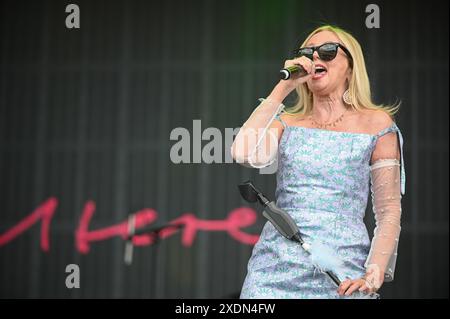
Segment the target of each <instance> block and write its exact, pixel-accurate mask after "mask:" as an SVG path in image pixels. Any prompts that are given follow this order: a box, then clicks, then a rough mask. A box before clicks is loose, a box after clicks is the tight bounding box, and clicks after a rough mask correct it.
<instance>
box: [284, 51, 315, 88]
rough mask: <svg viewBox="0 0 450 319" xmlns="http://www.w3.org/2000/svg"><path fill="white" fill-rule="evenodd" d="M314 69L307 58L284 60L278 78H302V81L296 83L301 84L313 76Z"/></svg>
mask: <svg viewBox="0 0 450 319" xmlns="http://www.w3.org/2000/svg"><path fill="white" fill-rule="evenodd" d="M314 72H315V67H314V62H313V61H312V60H310V59H308V58H307V57H304V56H302V57H299V58H295V59H293V60H286V62H285V63H284V69H281V70H280V77H281V79H282V80H290V79H292V80H297V79H300V78H302V81H296V82H300V83H296V84H301V83H303V82H306V81H308V80H309V78H310V77H311V74H314Z"/></svg>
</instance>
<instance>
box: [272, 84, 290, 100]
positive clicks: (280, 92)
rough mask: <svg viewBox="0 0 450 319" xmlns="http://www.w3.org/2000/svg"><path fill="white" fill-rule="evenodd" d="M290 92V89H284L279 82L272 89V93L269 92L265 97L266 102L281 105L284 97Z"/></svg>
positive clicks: (284, 86)
mask: <svg viewBox="0 0 450 319" xmlns="http://www.w3.org/2000/svg"><path fill="white" fill-rule="evenodd" d="M291 92H292V89H290V88H289V87H286V85H284V84H283V83H281V81H280V82H279V83H278V84H277V85H276V86H275V87H274V89H273V90H272V92H270V95H269V96H268V97H267V99H268V100H271V101H273V102H275V103H278V104H280V103H283V101H284V99H285V98H286V96H288V95H289V93H291Z"/></svg>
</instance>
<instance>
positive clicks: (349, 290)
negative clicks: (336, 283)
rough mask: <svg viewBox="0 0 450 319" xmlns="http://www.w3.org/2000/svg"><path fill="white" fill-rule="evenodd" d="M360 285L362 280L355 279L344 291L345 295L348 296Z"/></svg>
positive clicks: (362, 283)
mask: <svg viewBox="0 0 450 319" xmlns="http://www.w3.org/2000/svg"><path fill="white" fill-rule="evenodd" d="M362 285H364V282H363V281H362V280H355V281H353V283H352V284H351V285H350V287H349V288H348V289H347V291H346V292H345V295H346V296H350V295H351V294H352V293H353V292H355V291H356V290H357V289H358V288H360V287H361V286H362Z"/></svg>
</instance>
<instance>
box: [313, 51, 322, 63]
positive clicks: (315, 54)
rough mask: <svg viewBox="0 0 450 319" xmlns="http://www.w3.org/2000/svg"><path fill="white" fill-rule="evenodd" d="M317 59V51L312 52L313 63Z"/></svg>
mask: <svg viewBox="0 0 450 319" xmlns="http://www.w3.org/2000/svg"><path fill="white" fill-rule="evenodd" d="M319 59H320V57H319V53H317V51H314V53H313V61H317V60H319Z"/></svg>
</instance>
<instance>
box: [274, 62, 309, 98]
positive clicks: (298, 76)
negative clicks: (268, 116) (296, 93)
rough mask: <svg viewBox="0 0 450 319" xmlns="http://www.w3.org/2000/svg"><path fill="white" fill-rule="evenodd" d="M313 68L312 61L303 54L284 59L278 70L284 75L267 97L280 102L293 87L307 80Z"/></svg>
mask: <svg viewBox="0 0 450 319" xmlns="http://www.w3.org/2000/svg"><path fill="white" fill-rule="evenodd" d="M315 70H316V69H315V66H314V63H313V61H312V60H310V59H308V58H307V57H305V56H302V57H299V58H295V59H293V60H286V61H285V62H284V69H282V70H280V75H285V76H283V77H282V80H280V82H278V83H277V85H276V86H275V87H274V89H273V90H272V92H271V93H270V95H269V96H268V98H270V99H271V100H272V101H274V102H279V103H281V102H282V101H283V100H284V99H285V98H286V96H288V95H289V93H291V92H292V91H293V90H294V89H295V88H297V87H298V86H299V85H300V84H302V83H305V82H306V81H308V80H309V79H310V78H311V77H312V75H313V74H314V72H315Z"/></svg>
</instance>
